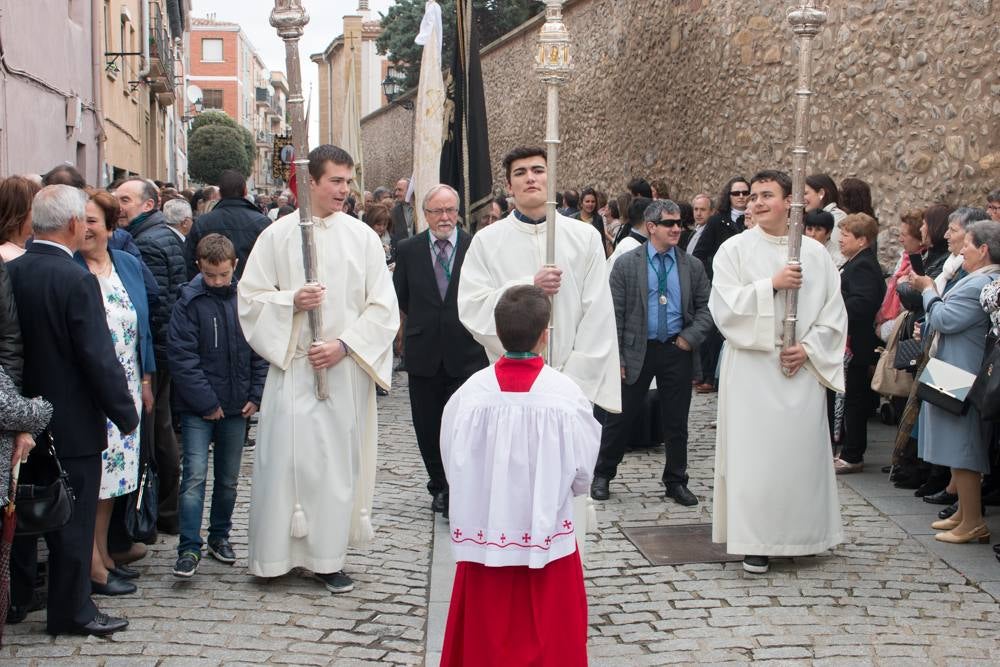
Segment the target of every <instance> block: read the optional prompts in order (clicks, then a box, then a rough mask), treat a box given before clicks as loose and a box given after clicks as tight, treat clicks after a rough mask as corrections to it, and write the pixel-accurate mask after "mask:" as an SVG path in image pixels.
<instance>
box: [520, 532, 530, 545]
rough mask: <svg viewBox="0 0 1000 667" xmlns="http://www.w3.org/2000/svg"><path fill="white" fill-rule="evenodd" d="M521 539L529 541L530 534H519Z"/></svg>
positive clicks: (525, 541)
mask: <svg viewBox="0 0 1000 667" xmlns="http://www.w3.org/2000/svg"><path fill="white" fill-rule="evenodd" d="M521 541H522V542H524V543H525V544H527V543H528V542H530V541H531V535H528V534H527V533H525V534H524V535H522V536H521Z"/></svg>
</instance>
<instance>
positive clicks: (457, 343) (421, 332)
mask: <svg viewBox="0 0 1000 667" xmlns="http://www.w3.org/2000/svg"><path fill="white" fill-rule="evenodd" d="M429 237H430V232H429V231H423V232H421V233H420V234H417V235H416V236H413V237H411V238H408V239H405V240H403V241H400V242H399V245H398V246H397V247H396V269H395V271H393V273H392V283H393V285H394V286H395V288H396V297H397V298H398V299H399V309H400V310H401V311H403V312H404V313H406V327H405V331H404V334H405V338H404V343H403V345H404V354H403V356H404V357H405V358H406V371H407V373H410V374H411V375H417V376H422V377H430V376H432V375H435V374H436V373H437V372H438V369H440V368H441V365H442V364H444V370H445V373H447V375H448V376H449V377H454V378H460V377H468V376H470V375H472V374H473V373H475V372H476V371H478V370H480V369H482V368H485V367H486V366H487V365H488V364H489V362H488V361H487V359H486V352H485V350H483V346H482V345H480V344H479V343H477V342H476V340H475V339H474V338H473V337H472V334H470V333H469V332H468V331H467V330H466V328H465V327H464V326H462V323H461V322H460V321H459V320H458V281H459V278H460V277H461V273H462V263H463V262H464V261H465V254H466V252H468V250H469V244H470V243H472V238H471V237H470V236H469V235H468V234H466V233H465V232H463V231H461V230H459V232H458V241H457V242H458V247H457V248H456V249H455V259H454V262H453V264H452V266H453V268H452V274H451V281H450V282H449V283H448V291H447V292H445V297H444V301H442V300H441V293H440V291H439V290H438V286H437V278H435V276H434V265H433V264H432V263H431V250H430V238H429Z"/></svg>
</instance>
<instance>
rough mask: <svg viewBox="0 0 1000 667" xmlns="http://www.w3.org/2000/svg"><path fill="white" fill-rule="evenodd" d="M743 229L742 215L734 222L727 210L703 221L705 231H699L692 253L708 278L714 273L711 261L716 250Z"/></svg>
mask: <svg viewBox="0 0 1000 667" xmlns="http://www.w3.org/2000/svg"><path fill="white" fill-rule="evenodd" d="M744 229H746V227H744V226H743V216H742V215H741V216H740V217H739V219H738V220H737V221H736V222H733V219H732V217H730V215H729V213H728V212H727V213H725V214H722V213H716V214H715V215H713V216H712V217H711V218H709V219H708V222H706V223H705V231H703V232H702V233H701V237H700V238H699V239H698V247H697V248H695V249H694V253H692V254H693V255H694V256H695V257H697V258H698V259H700V260H701V263H702V264H704V265H705V272H706V273H707V274H708V279H709V280H711V279H712V276H713V275H714V274H713V272H712V262H713V261H714V260H715V253H716V252H718V250H719V246H721V245H722V244H723V243H725V242H726V241H727V240H728V239H730V238H732V237H733V236H736V235H737V234H739V233H740V232H742V231H743V230H744Z"/></svg>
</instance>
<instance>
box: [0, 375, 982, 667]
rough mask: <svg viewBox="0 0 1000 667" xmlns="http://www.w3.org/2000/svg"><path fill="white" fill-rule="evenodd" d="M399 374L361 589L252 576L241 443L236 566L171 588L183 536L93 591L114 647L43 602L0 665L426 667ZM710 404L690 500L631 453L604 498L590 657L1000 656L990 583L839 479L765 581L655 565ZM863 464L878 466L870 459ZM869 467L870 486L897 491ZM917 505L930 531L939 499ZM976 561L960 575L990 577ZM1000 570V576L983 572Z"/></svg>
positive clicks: (593, 569)
mask: <svg viewBox="0 0 1000 667" xmlns="http://www.w3.org/2000/svg"><path fill="white" fill-rule="evenodd" d="M394 379H395V380H396V384H395V385H394V388H393V392H392V394H391V395H390V396H388V397H386V398H382V399H379V407H380V413H379V421H380V432H379V440H380V451H379V473H378V482H377V490H376V506H375V510H376V515H375V521H376V529H377V539H376V542H375V544H374V545H373V547H372V548H371V549H369V550H366V551H364V552H358V553H353V552H352V553H351V554H350V555H349V557H348V562H347V566H346V569H347V571H348V572H349V573H350V574H351V575H352V576H353V577H354V578H355V580H356V582H357V586H356V588H355V590H354V591H353V592H351V593H348V594H345V595H341V596H332V595H329V594H328V593H327V592H326V591H325V590H324V589H323V588H322V586H321V585H320V584H319V583H318V582H317V581H315V580H314V579H312V578H310V577H308V576H306V575H305V574H304V573H299V574H294V573H293V574H291V575H288V576H285V577H281V578H278V579H275V580H271V581H266V582H265V581H262V580H256V579H254V578H252V577H250V576H249V575H247V574H246V572H245V570H244V567H245V562H246V525H247V503H248V500H249V473H250V464H251V461H252V456H253V455H252V453H247V455H246V456H245V457H244V467H243V473H244V476H243V478H242V480H241V484H242V486H241V490H240V497H239V502H238V504H237V512H236V516H235V517H234V523H235V531H234V535H233V538H234V539H233V542H234V546H235V547H236V550H237V556H238V558H239V560H238V561H237V564H236V566H235V567H229V566H225V565H222V564H220V563H217V562H216V561H214V560H212V559H211V558H205V559H204V560H203V561H202V564H201V567H200V569H199V571H198V573H197V574H196V575H195V576H194V577H193V578H192V579H191V580H189V581H182V580H178V579H176V578H175V577H174V576H173V575H172V574H171V573H170V570H171V567H172V564H173V560H174V557H175V550H174V549H175V545H176V538H172V537H171V538H161V540H160V542H159V544H157V545H156V546H155V547H153V549H152V550H151V553H150V555H149V556H148V557H147V558H146V559H145V560H143V561H140V562H139V563H138V564H137V565H138V567H139V569H140V570H141V572H142V578H141V579H139V580H138V584H139V593H138V594H137V595H134V596H130V597H126V598H95V599H96V600H97V601H98V604H99V605H100V607H101V608H102V610H104V611H106V612H108V613H111V614H123V615H125V616H127V617H128V618H129V619H130V621H131V626H130V628H129V629H128V631H126V632H122V633H119V634H117V635H115V636H114V637H113V638H112V639H110V640H103V639H96V638H82V637H59V638H56V639H53V638H51V637H49V636H48V635H46V634H45V632H44V621H43V618H44V615H43V613H42V612H36V613H33V614H32V615H30V616H29V619H28V621H26V622H25V623H22V624H21V625H17V626H11V627H9V628H8V629H7V632H6V634H5V637H4V640H5V646H4V647H3V648H2V649H0V663H3V664H4V665H39V666H40V665H46V666H48V665H60V664H72V665H106V666H110V665H130V666H131V665H164V666H167V665H217V664H234V665H235V664H241V663H242V664H259V663H276V664H303V665H314V664H315V665H326V664H333V665H352V664H372V663H379V664H424V663H425V661H426V662H427V663H429V664H432V663H433V662H434V656H435V653H434V650H435V649H438V650H439V646H440V628H441V626H442V625H443V613H444V610H445V609H446V605H442V604H441V603H440V602H438V603H433V602H431V601H432V600H435V599H436V600H441V599H447V598H446V591H444V592H443V593H441V592H440V591H439V594H438V595H437V596H433V595H432V592H431V585H430V582H431V576H432V572H431V570H432V567H433V568H434V569H435V570H436V572H437V579H438V581H442V580H446V579H447V577H448V576H449V575H448V567H447V563H448V560H449V555H448V554H447V552H446V551H443V545H442V543H443V541H444V540H442V539H441V537H440V536H441V535H442V533H443V531H441V530H440V527H441V525H443V522H442V521H441V520H439V523H438V528H439V530H438V531H437V535H438V539H437V540H436V543H437V544H438V549H439V550H441V551H440V552H439V553H438V554H436V556H437V557H436V558H434V557H433V556H434V554H432V549H433V548H434V544H435V538H434V536H435V530H434V523H433V520H432V517H431V513H430V510H429V497H428V496H427V493H426V491H425V489H424V481H425V480H424V472H423V466H422V464H421V461H420V456H419V453H418V451H417V447H416V444H415V442H414V439H413V432H412V429H411V426H410V417H409V403H408V400H407V392H406V385H405V383H406V378H405V375H400V374H396V376H395V378H394ZM714 407H715V399H714V396H710V397H704V396H696V397H695V399H694V403H693V405H692V411H691V420H692V423H691V434H692V441H691V448H690V468H691V469H690V472H691V490H692V491H693V492H694V493H695V494H696V495H697V496H698V497H699V499H700V500H701V504H700V505H699V506H697V507H694V508H682V507H680V506H679V505H677V504H676V503H673V502H670V501H664V500H663V498H662V486H661V484H660V482H659V477H660V473H661V471H662V462H663V450H662V448H657V449H653V450H645V451H638V452H631V453H629V454H628V455H627V456H626V459H625V462H624V464H623V466H622V467H621V469H620V474H619V477H618V479H617V480H615V482H613V483H612V487H611V492H612V497H611V500H609V501H607V502H604V503H598V510H599V512H598V514H599V519H600V532H599V534H597V535H592V536H591V537H590V543H589V545H588V554H587V563H588V570H587V577H588V579H587V589H588V594H589V602H590V620H591V630H590V656H591V663H592V664H594V665H656V664H668V663H721V662H727V661H737V662H748V661H757V660H779V661H781V660H783V661H786V662H789V663H795V664H805V663H812V664H836V665H848V664H902V663H906V664H970V663H985V662H989V661H990V658H989V656H990V655H994V656H996V655H998V654H1000V638H998V637H1000V634H998V627H1000V606H998V605H997V602H996V600H995V599H994V597H993V595H991V593H990V592H988V591H991V592H992V593H993V594H997V593H1000V589H998V588H996V587H994V585H993V584H992V583H990V582H989V581H986V580H985V579H984V578H983V577H982V576H979V575H978V574H975V575H974V574H969V573H968V572H966V573H965V574H963V573H961V572H960V571H959V570H958V569H955V568H953V567H952V566H951V565H949V564H948V562H946V560H945V559H942V557H941V555H939V553H938V552H937V551H935V550H932V549H928V547H927V546H925V544H926V540H925V539H922V537H921V534H920V533H919V531H917V530H913V532H912V534H911V533H908V532H907V531H906V530H904V529H903V528H902V527H900V524H899V523H897V521H896V520H894V518H893V516H891V515H892V514H893V511H892V510H891V508H889V506H887V505H885V504H884V503H883V502H882V501H879V500H878V499H876V500H874V501H873V502H874V503H875V504H873V502H869V501H868V500H866V497H865V496H863V495H861V493H859V492H858V491H856V490H855V488H854V486H857V487H858V488H862V486H863V485H862V484H860V483H858V482H854V481H850V483H845V482H843V481H842V482H841V484H840V492H841V495H840V497H841V502H842V505H843V514H844V521H845V525H846V527H845V537H846V540H847V541H846V542H845V543H844V544H843V545H841V546H840V547H839V548H838V549H836V550H835V551H833V552H828V553H824V554H820V555H819V556H818V557H816V558H798V559H794V560H792V559H779V560H777V561H775V562H774V564H773V566H772V569H771V572H770V573H769V574H768V575H765V576H761V577H756V576H749V575H745V574H744V573H743V571H742V569H741V568H740V566H739V564H738V563H730V564H727V565H716V564H703V565H682V566H652V565H650V564H649V562H648V561H647V560H646V559H645V558H644V557H643V556H642V555H641V554H640V553H639V551H638V550H637V549H636V548H635V546H633V544H632V543H631V542H630V541H629V540H628V539H627V538H626V537H625V536H624V534H623V533H622V531H621V529H622V528H623V527H628V526H646V525H658V524H666V523H676V524H684V523H698V522H708V521H710V517H711V513H710V512H711V502H710V501H711V481H712V463H713V445H714V437H715V431H714V430H712V429H711V428H710V426H709V425H710V422H711V421H712V420H714ZM871 430H872V433H873V441H874V440H877V439H878V437H881V438H882V440H884V439H885V437H886V436H885V434H886V433H887V432H888V429H886V428H885V427H882V426H880V425H878V424H877V423H876V422H874V421H873V422H872V424H871ZM873 448H874V445H873ZM869 467H872V469H873V470H874V471H877V464H873V463H869ZM866 471H867V468H866ZM866 474H867V472H866ZM880 477H881V479H880V480H875V483H877V482H878V481H881V487H886V488H887V489H892V487H891V485H889V484H888V482H887V481H886V480H885V476H884V475H881V476H880ZM868 495H871V494H868ZM900 498H902V496H900ZM913 500H914V499H913V498H912V495H911V496H910V498H909V501H913ZM900 502H902V501H900ZM876 505H880V506H882V508H883V511H880V510H879V509H876ZM925 508H926V509H925ZM917 510H919V511H921V512H925V513H926V515H927V517H928V519H927V521H926V523H929V521H930V519H929V517H931V516H932V513H933V512H932V510H933V511H936V510H937V507H933V508H932V507H931V506H926V505H922V506H919V507H917ZM779 511H780V510H779V508H775V512H776V520H780V516H778V512H779ZM896 513H897V514H898V513H905V512H903V510H900V511H898V512H896ZM912 513H915V511H914V512H911V514H912ZM990 520H991V523H992V525H993V528H994V529H995V530H998V529H1000V524H998V523H997V521H996V519H995V518H993V517H990ZM923 532H924V533H927V532H929V531H927V530H925V531H923ZM949 548H950V549H953V550H955V551H954V553H956V554H958V557H959V558H973V559H974V560H975V561H976V563H978V564H979V566H983V567H985V564H988V561H992V551H991V550H990V548H989V546H986V545H963V546H954V547H949ZM944 553H945V555H946V556H947V555H948V554H950V553H952V552H944ZM992 565H993V566H996V571H997V572H1000V565H998V564H997V563H996V562H995V561H992ZM983 567H979V569H976V568H972V569H971V570H969V572H973V571H974V572H982V571H985V572H987V573H989V572H990V570H983ZM962 571H963V572H965V570H964V569H962ZM996 580H1000V574H993V575H992V581H994V582H995V581H996ZM50 602H51V603H52V604H58V601H57V600H52V601H50ZM429 602H430V603H429ZM429 617H430V622H428V619H429ZM512 639H513V638H512Z"/></svg>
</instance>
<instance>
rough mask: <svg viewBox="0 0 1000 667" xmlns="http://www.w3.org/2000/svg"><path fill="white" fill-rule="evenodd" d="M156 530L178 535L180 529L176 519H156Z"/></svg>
mask: <svg viewBox="0 0 1000 667" xmlns="http://www.w3.org/2000/svg"><path fill="white" fill-rule="evenodd" d="M156 530H157V531H158V532H161V533H164V534H166V535H180V533H181V529H180V525H179V524H178V523H177V521H157V522H156Z"/></svg>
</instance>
